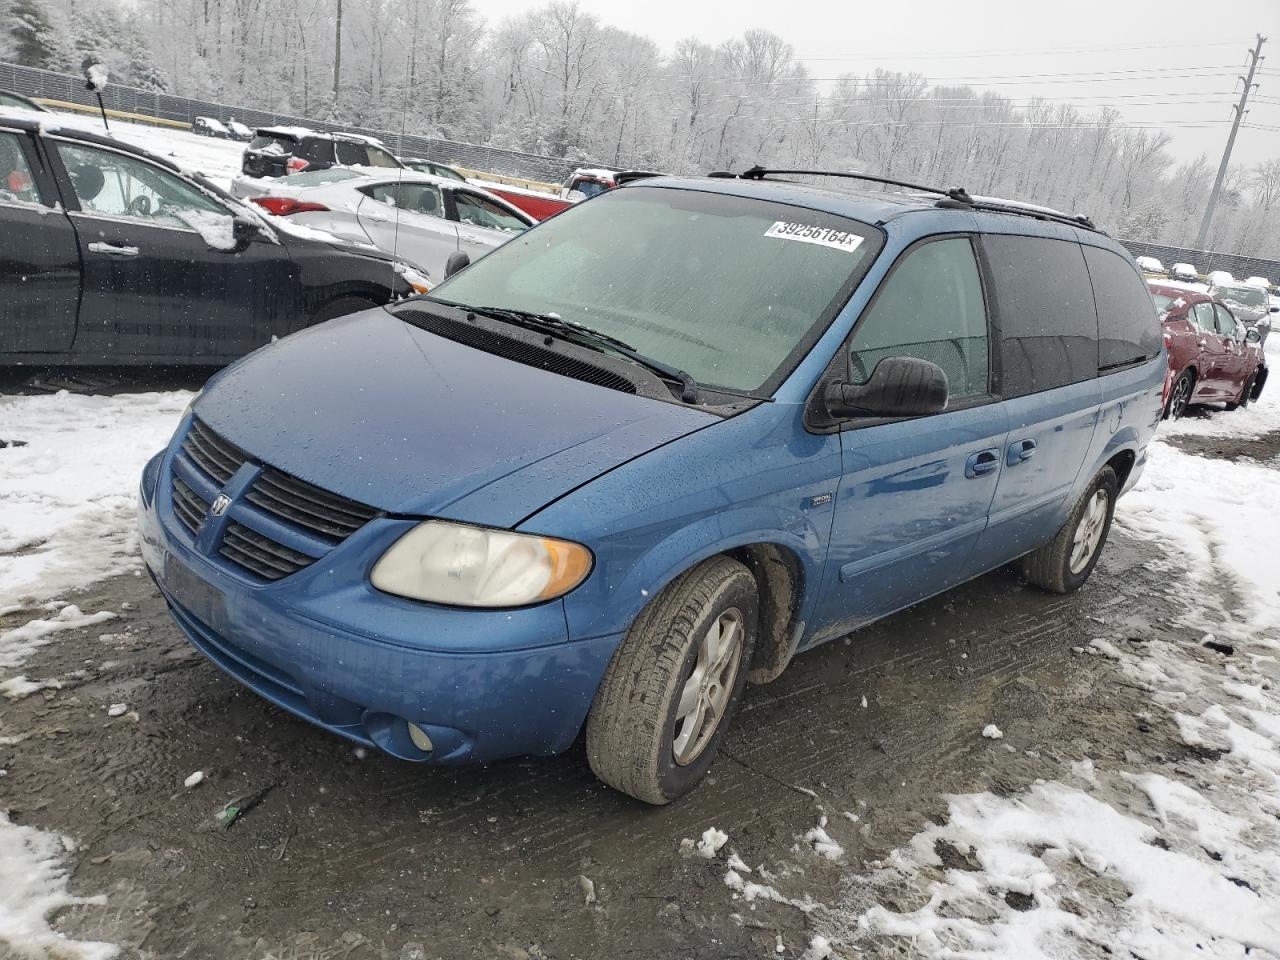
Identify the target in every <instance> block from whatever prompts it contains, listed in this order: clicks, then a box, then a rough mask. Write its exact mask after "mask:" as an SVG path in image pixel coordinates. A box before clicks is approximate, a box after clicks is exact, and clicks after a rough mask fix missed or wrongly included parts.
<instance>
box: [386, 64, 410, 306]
mask: <svg viewBox="0 0 1280 960" xmlns="http://www.w3.org/2000/svg"><path fill="white" fill-rule="evenodd" d="M405 75H406V76H412V74H411V73H409V72H406V74H405ZM408 110H409V90H408V88H407V87H406V88H405V89H404V90H402V91H401V92H400V142H399V143H397V144H396V152H397V153H398V154H400V156H404V123H405V114H406V113H407V112H408ZM396 162H397V163H399V162H400V157H399V156H398V157H396ZM403 184H404V164H403V163H400V169H398V170H397V171H396V226H395V231H394V232H393V233H392V235H391V273H392V277H391V289H392V290H394V289H395V288H396V278H395V272H396V264H398V263H399V262H400V261H399V259H398V258H399V256H400V204H401V203H402V202H403V200H402V192H403V190H404V186H403Z"/></svg>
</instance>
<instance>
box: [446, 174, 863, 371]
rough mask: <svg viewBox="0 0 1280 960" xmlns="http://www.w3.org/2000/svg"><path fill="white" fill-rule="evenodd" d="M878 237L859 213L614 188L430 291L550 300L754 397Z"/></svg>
mask: <svg viewBox="0 0 1280 960" xmlns="http://www.w3.org/2000/svg"><path fill="white" fill-rule="evenodd" d="M881 242H882V241H881V234H880V233H879V231H877V230H876V229H875V228H874V227H871V226H868V225H867V224H864V223H860V222H858V221H855V220H850V219H847V218H844V217H839V216H835V215H833V214H829V213H825V212H821V211H816V210H810V209H806V208H802V207H795V206H791V205H789V204H783V203H776V202H772V201H766V200H758V199H754V198H750V197H740V196H730V195H727V194H718V193H711V192H702V191H694V190H685V189H673V188H666V187H650V186H645V187H640V186H634V187H625V188H622V189H619V190H611V191H609V192H608V193H605V194H602V195H601V196H599V197H596V198H595V199H593V200H591V201H589V202H586V203H583V204H581V205H579V206H577V207H574V208H573V209H571V210H568V211H566V212H564V213H561V214H558V215H557V216H555V217H553V218H551V219H549V220H547V221H546V222H544V223H542V224H540V225H539V226H538V227H537V228H536V229H534V230H531V231H529V232H528V233H525V234H523V235H521V236H520V237H517V238H515V239H512V240H511V241H509V242H508V243H506V244H504V245H503V246H501V247H499V248H498V249H497V250H495V251H494V252H493V253H490V254H489V255H488V256H486V257H485V258H484V259H483V260H479V261H477V262H476V263H474V264H472V265H471V266H470V267H468V268H467V269H466V270H464V271H462V272H461V273H458V274H455V275H454V276H453V277H451V278H450V279H448V280H446V281H445V282H444V283H442V284H440V285H439V286H438V287H436V288H435V289H434V290H433V291H432V293H431V298H432V299H435V300H439V301H442V302H445V303H449V304H453V305H455V306H461V307H467V306H471V307H496V308H502V309H509V310H521V311H526V312H530V313H537V314H551V313H554V314H557V315H558V316H560V317H561V318H563V319H564V320H565V321H568V322H570V323H579V324H583V325H585V326H588V327H592V328H593V329H595V330H598V331H600V332H601V333H605V334H608V335H609V336H612V337H615V338H617V339H620V340H623V341H625V342H627V343H628V344H630V345H631V346H633V347H634V348H635V349H636V350H637V351H639V352H640V353H643V354H645V355H647V356H649V357H652V358H654V359H656V360H660V361H662V362H663V363H666V364H669V365H670V366H673V367H676V368H679V369H681V370H684V371H686V372H687V373H688V374H689V375H691V376H692V377H693V378H694V379H695V380H697V381H698V382H699V383H700V384H703V385H707V386H711V387H722V388H724V389H726V390H729V391H734V392H741V393H749V394H754V395H756V396H763V395H767V394H768V393H771V392H772V391H773V389H775V388H776V386H777V383H778V382H780V380H781V378H782V377H783V376H785V374H786V373H788V372H789V371H790V369H791V368H792V367H794V365H795V363H796V362H798V360H799V358H800V356H802V355H803V353H804V351H805V350H807V349H808V348H809V347H810V346H811V345H812V342H813V340H814V339H815V338H816V337H817V336H818V335H819V334H821V332H822V330H824V329H825V328H826V326H827V324H828V323H830V321H831V319H832V318H833V317H834V316H835V313H836V311H837V310H839V308H840V307H841V306H842V305H843V304H844V302H845V300H847V299H848V296H849V294H850V292H851V291H852V290H853V287H854V286H855V285H856V283H857V281H858V280H859V279H860V278H861V276H862V274H863V272H864V271H865V269H866V267H867V266H868V265H869V264H870V263H871V262H872V261H873V260H874V258H875V254H876V252H877V251H878V249H879V247H880V244H881Z"/></svg>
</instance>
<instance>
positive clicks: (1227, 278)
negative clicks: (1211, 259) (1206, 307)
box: [1209, 270, 1236, 287]
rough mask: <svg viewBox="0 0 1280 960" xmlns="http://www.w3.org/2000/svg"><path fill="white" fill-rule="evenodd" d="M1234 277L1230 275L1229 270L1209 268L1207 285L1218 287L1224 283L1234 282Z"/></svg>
mask: <svg viewBox="0 0 1280 960" xmlns="http://www.w3.org/2000/svg"><path fill="white" fill-rule="evenodd" d="M1235 282H1236V278H1235V277H1233V276H1232V275H1231V271H1230V270H1210V271H1209V286H1211V287H1220V286H1222V285H1224V284H1228V283H1235Z"/></svg>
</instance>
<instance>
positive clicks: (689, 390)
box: [457, 304, 698, 403]
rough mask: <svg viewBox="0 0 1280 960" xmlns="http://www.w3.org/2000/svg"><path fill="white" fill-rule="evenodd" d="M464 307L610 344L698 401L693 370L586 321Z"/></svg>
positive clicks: (546, 330) (687, 398) (527, 326)
mask: <svg viewBox="0 0 1280 960" xmlns="http://www.w3.org/2000/svg"><path fill="white" fill-rule="evenodd" d="M457 306H458V307H459V308H460V309H462V310H469V311H471V312H472V313H478V314H480V315H482V316H485V317H492V318H493V319H495V320H505V321H507V322H508V323H514V324H515V325H516V326H519V327H524V328H525V329H528V330H538V331H540V332H542V333H548V334H551V335H552V336H558V337H561V338H562V339H568V338H569V337H578V338H580V339H582V340H586V341H587V342H588V343H589V344H594V345H596V346H598V347H607V348H608V349H610V350H613V351H614V352H615V353H618V354H621V355H622V356H624V357H626V358H627V359H628V360H630V361H632V362H633V363H638V364H640V366H642V367H647V368H648V369H650V370H652V371H653V372H654V373H656V374H658V376H660V377H663V378H664V379H667V380H673V381H675V382H676V383H679V384H680V399H681V400H682V401H683V402H684V403H697V402H698V381H697V380H695V379H693V377H691V376H690V375H689V374H687V373H685V372H684V371H683V370H681V369H680V368H679V367H673V366H672V365H671V364H669V363H664V362H663V361H661V360H657V359H655V358H653V357H649V356H645V355H644V354H643V353H640V352H639V351H638V350H636V348H635V347H633V346H631V344H629V343H627V342H626V341H625V340H619V339H618V338H617V337H615V336H611V335H610V334H607V333H604V332H603V331H600V330H593V329H592V328H591V327H588V326H586V325H585V324H581V323H576V322H574V321H572V320H565V319H564V318H563V317H561V316H559V315H558V314H554V313H534V312H532V311H530V310H516V309H514V308H512V307H471V306H463V305H462V304H457Z"/></svg>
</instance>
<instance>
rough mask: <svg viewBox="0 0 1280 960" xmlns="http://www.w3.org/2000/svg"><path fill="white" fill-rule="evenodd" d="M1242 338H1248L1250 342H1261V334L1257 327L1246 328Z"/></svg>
mask: <svg viewBox="0 0 1280 960" xmlns="http://www.w3.org/2000/svg"><path fill="white" fill-rule="evenodd" d="M1244 338H1245V339H1246V340H1248V341H1249V342H1250V343H1261V342H1262V334H1260V333H1259V332H1258V328H1257V327H1250V328H1249V329H1248V330H1246V331H1245V333H1244Z"/></svg>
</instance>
